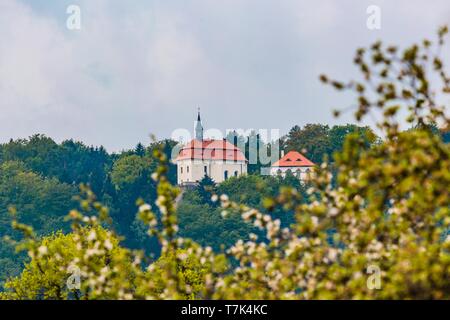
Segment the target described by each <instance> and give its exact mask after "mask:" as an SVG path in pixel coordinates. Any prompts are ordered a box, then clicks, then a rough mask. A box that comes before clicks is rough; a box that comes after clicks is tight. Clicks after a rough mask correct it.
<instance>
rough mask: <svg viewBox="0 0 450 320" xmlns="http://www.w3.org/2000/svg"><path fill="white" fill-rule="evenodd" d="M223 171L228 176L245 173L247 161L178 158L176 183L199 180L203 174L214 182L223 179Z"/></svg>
mask: <svg viewBox="0 0 450 320" xmlns="http://www.w3.org/2000/svg"><path fill="white" fill-rule="evenodd" d="M225 172H227V176H228V178H231V177H233V176H240V175H243V174H247V163H246V162H245V161H236V162H234V161H222V160H191V159H186V160H179V161H177V180H178V184H180V185H181V184H189V183H195V182H199V181H200V180H202V179H203V177H204V176H205V174H207V175H208V176H210V177H211V179H213V180H214V182H216V183H220V182H222V181H224V180H225Z"/></svg>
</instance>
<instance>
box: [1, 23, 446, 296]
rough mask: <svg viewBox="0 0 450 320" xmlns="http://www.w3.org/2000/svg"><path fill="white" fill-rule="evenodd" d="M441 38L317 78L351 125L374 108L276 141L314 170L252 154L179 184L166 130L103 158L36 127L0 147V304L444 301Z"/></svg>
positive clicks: (379, 53)
mask: <svg viewBox="0 0 450 320" xmlns="http://www.w3.org/2000/svg"><path fill="white" fill-rule="evenodd" d="M447 33H448V28H447V27H442V28H440V29H439V31H438V35H437V36H438V37H437V41H436V42H435V46H436V47H437V48H434V49H436V50H430V49H431V48H430V47H431V46H432V43H431V42H430V41H428V40H424V41H423V42H421V43H419V44H413V45H411V46H409V47H406V48H405V49H403V50H400V49H399V48H398V47H396V46H385V45H384V44H382V43H381V42H376V43H374V44H373V45H372V46H371V47H369V48H360V49H358V50H357V51H356V54H355V57H354V63H355V65H356V66H357V67H358V68H359V70H360V72H361V75H362V80H359V81H354V80H350V81H339V80H333V79H330V78H329V77H328V76H326V75H321V76H320V81H322V82H323V83H324V84H325V85H327V86H331V87H332V88H334V89H335V90H338V91H349V92H351V93H353V94H354V95H356V99H355V100H356V103H357V104H356V108H355V110H354V115H355V120H356V121H360V120H362V119H363V118H365V117H367V116H368V115H369V114H371V112H372V111H373V110H378V111H380V112H381V115H380V116H381V118H380V120H379V121H378V122H377V129H378V130H377V132H381V134H380V135H379V136H377V134H376V133H375V130H372V129H371V128H369V127H364V126H357V125H354V124H348V125H342V126H341V125H335V126H332V127H330V126H328V125H323V124H307V125H304V126H294V127H293V128H292V129H291V130H290V131H289V132H288V133H287V134H286V136H284V137H283V138H282V139H281V141H280V142H279V143H280V145H281V146H282V148H283V149H284V150H286V151H289V150H299V151H301V152H304V153H305V155H306V156H307V157H309V158H310V159H311V160H313V161H314V162H315V163H316V164H317V166H316V168H315V170H314V175H313V176H312V178H311V179H309V180H308V181H307V182H306V183H304V184H300V182H299V181H298V180H297V179H295V178H294V177H293V176H289V175H288V176H286V177H285V178H281V177H269V176H261V175H259V169H260V167H261V166H260V165H259V164H253V165H252V167H250V168H249V174H248V175H246V176H241V177H237V178H234V177H233V178H230V179H228V180H227V181H225V182H223V183H221V184H218V185H216V184H215V183H214V181H211V179H208V177H205V178H204V179H203V180H202V181H200V183H199V185H198V186H197V187H196V188H194V189H190V190H184V191H182V190H180V188H178V187H177V186H176V185H175V182H176V176H175V174H176V170H175V167H174V165H173V164H172V163H171V162H170V154H171V150H172V148H173V146H174V145H175V142H174V141H170V140H161V141H156V142H152V143H150V144H148V145H143V144H142V143H139V144H137V146H136V147H135V148H134V149H133V150H127V151H123V152H120V153H112V154H110V153H108V152H107V151H106V150H105V149H104V148H102V147H90V146H86V145H84V144H83V143H81V142H75V141H71V140H68V141H63V142H61V143H56V142H55V141H54V140H52V139H51V138H49V137H46V136H43V135H35V136H32V137H30V138H28V139H23V140H11V141H10V142H9V143H5V144H2V145H0V219H1V220H0V235H1V236H2V240H1V241H2V242H1V246H0V248H1V249H0V250H1V252H0V262H1V263H0V266H1V270H0V275H1V281H2V283H3V286H4V291H3V292H0V298H2V299H448V298H449V297H450V282H449V279H450V278H449V277H448V275H449V273H450V256H449V250H450V218H449V217H450V211H449V210H450V203H449V199H450V194H449V192H450V191H449V189H448V186H449V183H450V174H449V168H450V148H449V144H448V143H449V128H450V119H449V118H448V116H447V115H446V106H445V105H443V104H440V103H439V102H437V100H435V97H436V95H435V91H439V92H440V93H441V94H443V95H445V94H449V93H450V77H449V76H448V75H447V73H446V72H445V69H444V66H443V62H442V60H441V59H440V58H439V55H438V53H439V52H440V48H441V47H442V46H443V44H444V36H445V35H446V34H447ZM430 64H431V66H429V65H430ZM430 70H431V71H430ZM427 71H428V72H432V73H433V75H434V76H436V77H437V78H438V79H439V81H438V83H439V84H440V86H439V87H437V88H434V87H432V86H431V84H432V83H431V82H430V81H429V78H431V77H432V76H431V75H430V74H428V73H427ZM433 84H434V85H436V84H435V83H433ZM399 101H400V102H399ZM401 109H404V110H403V112H400V110H401ZM336 115H339V112H336ZM404 115H406V117H404V119H402V121H404V122H405V123H407V124H408V126H409V128H408V129H406V130H404V129H402V128H401V126H400V124H399V121H398V118H399V117H401V116H404ZM241 138H242V139H245V137H241ZM256 138H258V137H257V136H256ZM249 139H250V137H249ZM258 142H259V143H260V145H259V147H265V146H264V142H262V141H258ZM246 151H247V150H246ZM180 196H181V198H180ZM180 199H181V200H180ZM138 249H140V250H138ZM16 251H18V252H16ZM70 270H78V271H79V276H80V279H82V281H81V283H78V286H76V287H71V286H69V285H66V284H67V283H66V280H67V274H68V272H69V271H70ZM366 270H372V271H373V270H375V271H376V270H378V271H377V272H378V276H379V279H377V280H376V281H374V282H371V281H370V280H371V279H372V276H369V278H367V277H366V276H367V272H366ZM381 283H382V285H381ZM381 287H382V290H380V289H381Z"/></svg>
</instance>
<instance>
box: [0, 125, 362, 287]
mask: <svg viewBox="0 0 450 320" xmlns="http://www.w3.org/2000/svg"><path fill="white" fill-rule="evenodd" d="M311 128H316V129H315V130H312V129H311ZM324 128H326V130H325V129H324ZM327 128H328V127H326V126H325V127H324V126H320V125H311V126H309V127H308V129H298V128H293V130H291V132H296V134H290V135H288V136H287V139H286V144H287V145H289V146H291V147H292V148H294V147H295V148H300V147H302V146H303V144H302V143H303V142H302V139H303V138H302V137H307V138H308V139H312V142H314V144H317V143H319V142H320V141H322V140H323V139H325V138H324V137H326V139H328V140H329V142H327V143H325V144H324V145H323V146H329V145H333V146H334V147H335V149H336V148H341V147H342V141H343V138H344V136H345V135H346V134H348V133H350V132H360V130H363V129H361V128H359V127H356V126H351V125H348V126H341V127H338V126H335V127H333V128H332V129H327ZM302 130H306V131H308V132H309V133H308V134H307V135H302V134H297V133H298V132H302ZM314 132H316V133H317V134H318V136H317V137H314V134H313V133H314ZM324 132H325V133H324ZM228 139H229V140H230V142H232V143H235V144H238V145H239V143H238V142H240V143H242V142H244V143H245V146H246V147H245V150H246V152H245V153H246V157H247V158H249V156H250V153H251V152H250V151H251V150H252V152H257V151H258V150H259V149H260V148H267V149H270V144H266V143H264V142H263V141H262V140H261V139H260V137H259V135H257V133H256V132H252V133H251V134H250V136H249V137H246V138H244V137H242V136H237V137H236V138H234V137H233V136H232V135H230V136H229V137H228ZM283 142H284V141H283ZM175 145H176V143H175V142H174V141H172V140H162V141H158V142H154V143H151V144H150V145H149V146H144V145H143V144H141V143H139V144H137V145H136V147H135V148H134V149H132V150H128V151H123V152H121V153H119V154H109V153H108V152H107V151H106V150H105V149H104V148H103V147H99V148H97V147H88V146H86V145H84V144H83V143H80V142H76V141H73V140H66V141H63V142H62V143H60V144H58V143H56V142H55V141H53V140H52V139H51V138H48V137H46V136H44V135H34V136H32V137H30V138H29V139H19V140H11V141H10V142H9V143H5V144H1V145H0V169H1V170H0V237H1V238H2V240H0V241H1V245H0V263H1V264H0V282H1V281H3V280H4V279H5V278H6V277H8V276H10V275H14V274H16V273H17V271H18V270H20V269H21V264H22V263H23V261H24V259H25V258H26V257H24V256H23V255H22V256H20V255H19V256H17V255H16V254H15V253H14V251H13V249H12V246H10V245H9V244H8V243H7V242H5V241H4V240H3V236H5V235H12V236H16V235H15V234H13V233H12V230H11V228H10V221H11V220H10V216H9V214H8V206H12V205H14V206H15V207H16V208H17V212H18V214H19V220H20V221H22V222H24V223H26V224H30V225H32V226H33V227H34V228H35V229H36V231H37V233H38V234H39V235H46V234H50V233H52V232H56V231H58V230H62V231H66V230H67V225H66V223H65V221H64V217H65V215H66V214H67V213H68V211H69V210H70V209H71V208H73V207H74V206H76V204H75V202H73V196H74V195H77V194H78V187H79V184H81V183H84V184H87V185H89V186H90V188H91V189H92V190H93V191H94V193H95V194H96V196H97V198H98V200H100V201H102V202H103V203H104V204H105V205H107V206H108V208H109V210H110V215H111V217H112V218H113V221H114V225H113V226H112V227H113V228H114V229H115V230H116V231H117V232H118V234H119V235H120V236H123V240H122V241H123V244H124V245H126V246H128V247H131V248H142V247H143V248H145V249H146V250H147V251H148V253H150V254H154V255H155V256H158V255H159V250H160V248H159V245H158V243H157V241H156V239H154V238H149V237H148V236H147V235H146V232H147V229H146V227H145V226H144V225H143V224H142V222H140V221H139V220H138V219H137V218H136V213H137V206H136V200H137V199H142V200H144V201H145V202H147V203H151V204H153V203H154V201H155V198H156V189H155V183H154V181H153V180H152V179H151V173H152V172H153V171H155V169H156V165H157V164H156V162H155V161H154V159H153V152H154V150H155V149H156V148H158V147H162V150H163V152H164V153H165V154H166V156H167V157H170V156H171V152H172V148H173V147H174V146H175ZM308 146H310V144H308ZM311 146H313V145H312V144H311ZM323 146H320V148H315V149H314V150H316V151H315V152H316V154H317V157H319V156H320V157H321V152H325V151H323V150H326V152H331V151H330V150H329V149H326V148H325V149H324V147H323ZM268 154H270V152H269V153H268ZM260 168H261V163H259V162H257V163H256V164H250V165H249V168H248V170H249V172H250V174H249V175H248V176H242V177H239V178H235V177H232V178H230V179H229V180H227V181H225V182H224V183H222V184H220V185H216V184H215V183H214V181H212V180H211V178H209V177H207V176H205V178H204V179H203V180H202V181H200V183H199V185H198V186H197V188H196V189H195V190H190V191H186V192H185V193H184V195H183V199H182V201H181V202H180V203H179V222H180V224H179V225H180V233H181V234H182V235H184V236H186V237H190V238H192V239H193V240H195V241H197V242H199V243H202V244H204V245H210V246H212V247H213V248H214V249H215V250H219V249H220V248H221V246H222V245H223V246H224V247H225V248H226V247H229V246H230V245H231V244H233V243H234V242H235V241H236V240H238V239H241V238H242V239H244V240H245V239H246V237H248V234H249V233H250V232H254V233H256V234H258V232H259V231H258V230H256V229H254V228H253V227H251V226H249V225H248V224H247V223H245V222H243V221H242V219H241V217H240V216H238V215H237V214H236V215H229V216H227V217H226V218H223V217H222V216H221V211H220V209H219V208H218V205H217V203H216V202H213V201H212V200H211V196H212V195H213V194H219V195H220V194H227V195H228V196H229V197H230V198H231V199H233V200H235V201H237V202H240V203H243V204H246V205H249V206H253V207H256V208H263V206H264V201H265V199H266V198H270V197H273V196H276V195H277V194H278V192H279V190H280V189H282V188H283V186H293V187H295V188H296V189H297V190H298V191H299V193H300V194H304V187H303V186H301V185H300V183H299V181H298V180H297V179H296V178H295V177H293V176H288V177H286V178H285V179H282V178H279V177H270V176H260V175H259V172H260ZM168 170H169V172H168V178H169V180H170V182H171V183H176V172H177V171H176V166H175V165H174V164H170V165H169V167H168ZM281 212H283V213H281ZM271 214H272V215H273V216H274V217H276V218H279V219H280V220H281V221H282V224H283V225H284V226H289V224H290V223H291V222H292V221H293V219H294V213H293V212H290V211H289V210H287V213H286V211H283V210H281V208H276V207H274V208H271Z"/></svg>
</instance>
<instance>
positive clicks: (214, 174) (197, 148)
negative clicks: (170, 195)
mask: <svg viewBox="0 0 450 320" xmlns="http://www.w3.org/2000/svg"><path fill="white" fill-rule="evenodd" d="M175 162H176V164H177V180H178V184H179V185H182V186H187V185H195V184H197V183H198V182H199V181H200V180H202V179H203V177H205V176H209V177H210V178H211V179H212V180H214V182H216V183H220V182H223V181H225V180H227V179H228V178H230V177H232V176H235V177H238V176H240V175H243V174H246V173H247V159H246V158H245V156H244V153H243V152H242V151H241V150H240V149H239V148H238V147H236V146H235V145H233V144H232V143H230V142H228V141H227V140H226V139H222V140H213V139H204V137H203V126H202V122H201V118H200V111H199V112H198V115H197V121H196V122H195V139H193V140H192V141H190V142H188V143H187V144H186V145H184V146H183V147H182V149H181V150H180V152H179V154H178V156H177V158H176V159H175Z"/></svg>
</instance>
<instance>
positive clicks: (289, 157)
mask: <svg viewBox="0 0 450 320" xmlns="http://www.w3.org/2000/svg"><path fill="white" fill-rule="evenodd" d="M314 166H315V164H314V163H313V162H312V161H310V160H309V159H307V158H306V157H305V156H304V155H302V154H301V153H300V152H297V151H289V152H288V153H287V154H286V155H283V156H282V157H281V159H280V160H278V161H277V162H275V163H273V164H272V166H271V167H270V174H271V175H272V176H282V177H285V176H286V174H287V173H288V172H290V173H292V174H293V175H294V176H296V177H297V178H298V179H300V180H305V179H306V177H307V175H308V174H309V172H310V171H311V170H312V168H313V167H314Z"/></svg>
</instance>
